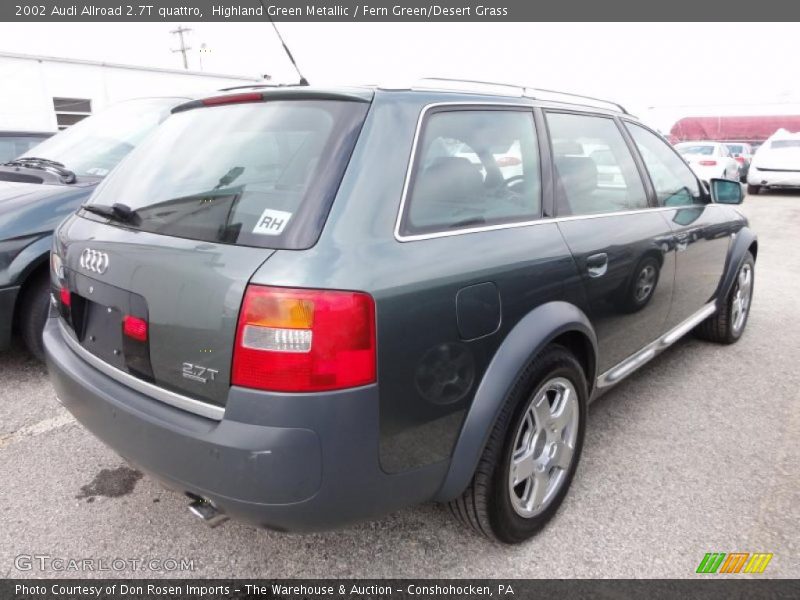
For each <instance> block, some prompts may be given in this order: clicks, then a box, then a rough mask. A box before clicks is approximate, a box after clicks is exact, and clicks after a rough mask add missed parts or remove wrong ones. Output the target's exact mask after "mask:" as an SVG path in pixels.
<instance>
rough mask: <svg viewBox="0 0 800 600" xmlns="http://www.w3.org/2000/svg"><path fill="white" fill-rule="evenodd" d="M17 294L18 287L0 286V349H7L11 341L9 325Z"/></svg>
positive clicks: (11, 320)
mask: <svg viewBox="0 0 800 600" xmlns="http://www.w3.org/2000/svg"><path fill="white" fill-rule="evenodd" d="M18 294H19V287H7V288H0V350H6V349H8V346H9V344H10V343H11V327H12V325H13V323H14V307H15V306H16V303H17V295H18Z"/></svg>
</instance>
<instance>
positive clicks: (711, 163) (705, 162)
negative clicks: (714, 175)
mask: <svg viewBox="0 0 800 600" xmlns="http://www.w3.org/2000/svg"><path fill="white" fill-rule="evenodd" d="M697 164H699V165H702V166H704V167H714V166H716V164H717V161H715V160H701V161H700V162H698V163H697Z"/></svg>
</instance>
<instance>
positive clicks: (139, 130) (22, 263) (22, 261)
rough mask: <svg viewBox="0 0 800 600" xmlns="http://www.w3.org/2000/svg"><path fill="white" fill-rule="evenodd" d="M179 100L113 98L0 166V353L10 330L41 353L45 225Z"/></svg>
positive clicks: (48, 237) (51, 225)
mask: <svg viewBox="0 0 800 600" xmlns="http://www.w3.org/2000/svg"><path fill="white" fill-rule="evenodd" d="M187 100H188V98H181V97H175V98H139V99H136V100H129V101H126V102H120V103H119V104H116V105H114V106H112V107H111V108H109V109H108V110H105V111H103V112H101V113H99V114H97V115H95V116H92V117H89V118H87V119H84V120H83V121H81V122H80V123H78V124H77V125H73V126H72V127H70V128H69V129H67V130H66V131H63V132H61V133H59V134H57V135H56V136H54V137H52V138H50V139H48V140H46V141H44V142H42V143H40V144H38V145H36V146H34V147H33V148H29V149H27V150H26V151H25V152H24V153H23V154H16V155H14V156H12V157H10V158H11V159H13V160H9V161H7V162H6V161H4V162H3V164H0V351H2V350H6V349H7V348H8V347H9V344H10V341H11V333H12V329H16V330H17V331H18V332H19V333H20V335H21V337H22V339H23V341H24V342H25V344H26V345H27V347H28V349H29V350H30V351H31V352H32V353H33V354H34V356H36V357H37V358H39V359H43V358H44V348H43V347H42V330H43V328H44V323H45V321H46V319H47V311H48V304H49V298H50V275H49V269H48V257H49V255H50V248H51V247H52V245H53V230H54V229H55V228H56V226H57V225H58V224H59V223H60V222H61V221H62V220H64V218H65V217H67V216H68V215H70V214H72V213H74V212H75V211H76V210H77V208H78V207H79V206H80V205H81V204H82V203H83V202H85V201H86V200H87V199H88V198H89V196H90V195H91V194H92V192H93V191H94V189H95V187H97V184H98V183H100V181H102V180H103V178H104V177H105V176H106V174H107V173H109V172H110V171H111V169H113V168H114V167H115V166H116V165H117V163H118V162H119V161H120V160H122V158H123V157H124V156H125V155H127V154H128V152H130V151H131V149H132V148H133V147H134V146H135V145H136V144H137V143H139V141H141V140H142V139H143V138H144V137H145V136H146V135H147V134H148V133H149V132H150V131H151V130H153V129H154V128H155V127H156V126H157V125H158V124H159V123H160V122H161V121H163V120H164V119H165V118H167V116H168V115H169V111H170V109H171V108H172V107H173V106H175V105H176V104H180V103H182V102H186V101H187ZM0 141H1V140H0Z"/></svg>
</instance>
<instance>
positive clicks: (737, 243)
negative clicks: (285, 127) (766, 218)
mask: <svg viewBox="0 0 800 600" xmlns="http://www.w3.org/2000/svg"><path fill="white" fill-rule="evenodd" d="M753 242H758V236H756V234H755V233H754V232H753V230H752V229H750V228H749V227H742V229H740V230H739V231H738V232H737V233H736V237H735V238H734V239H733V243H732V244H731V247H730V250H729V251H728V258H727V260H726V261H725V270H724V272H723V275H722V279H721V280H720V282H719V286H718V287H717V291H716V293H715V294H714V298H715V300H716V304H717V310H719V309H720V308H721V307H722V306H721V304H722V303H724V302H725V299H726V298H727V297H728V293H730V291H731V289H732V288H733V284H734V281H735V279H736V275H737V273H738V272H739V268H740V267H741V266H742V261H743V260H744V256H745V254H746V253H747V251H748V249H749V248H750V246H752V245H753Z"/></svg>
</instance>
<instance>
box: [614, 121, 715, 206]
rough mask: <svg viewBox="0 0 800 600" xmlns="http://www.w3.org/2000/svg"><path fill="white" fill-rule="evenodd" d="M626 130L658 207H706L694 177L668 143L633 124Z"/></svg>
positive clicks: (628, 124)
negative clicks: (652, 189)
mask: <svg viewBox="0 0 800 600" xmlns="http://www.w3.org/2000/svg"><path fill="white" fill-rule="evenodd" d="M626 126H627V127H628V131H630V133H631V136H633V140H634V141H635V142H636V147H637V148H639V152H640V153H641V155H642V160H644V164H645V165H646V166H647V170H648V171H649V172H650V179H651V180H652V181H653V187H654V188H655V189H656V195H657V196H658V203H659V204H660V205H662V206H685V205H687V204H706V200H705V198H704V195H703V194H702V192H701V190H700V184H699V183H698V182H697V177H695V176H694V173H693V172H692V170H691V169H690V168H689V167H688V166H686V163H684V162H683V161H682V160H681V159H680V158H679V157H678V154H677V153H676V152H675V150H673V149H672V148H670V146H669V145H668V144H667V142H665V141H664V140H662V139H661V138H660V137H658V136H657V135H655V134H654V133H652V132H651V131H648V130H647V129H645V128H644V127H641V126H639V125H636V124H635V123H627V124H626Z"/></svg>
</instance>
